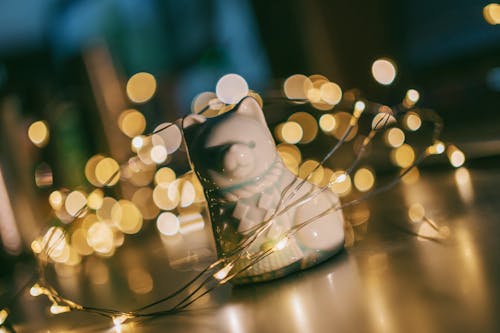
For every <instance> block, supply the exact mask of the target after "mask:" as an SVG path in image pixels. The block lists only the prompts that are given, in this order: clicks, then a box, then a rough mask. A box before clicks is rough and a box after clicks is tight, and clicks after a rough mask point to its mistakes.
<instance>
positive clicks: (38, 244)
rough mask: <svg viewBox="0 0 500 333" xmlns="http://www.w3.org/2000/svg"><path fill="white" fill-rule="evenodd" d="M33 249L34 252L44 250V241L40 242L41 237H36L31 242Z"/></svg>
mask: <svg viewBox="0 0 500 333" xmlns="http://www.w3.org/2000/svg"><path fill="white" fill-rule="evenodd" d="M31 250H32V251H33V253H36V254H38V253H42V251H43V246H42V243H41V242H40V239H35V240H34V241H32V242H31Z"/></svg>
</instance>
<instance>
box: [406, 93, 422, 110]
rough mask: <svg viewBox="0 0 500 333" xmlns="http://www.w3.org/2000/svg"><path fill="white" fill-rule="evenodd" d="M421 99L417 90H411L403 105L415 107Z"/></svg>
mask: <svg viewBox="0 0 500 333" xmlns="http://www.w3.org/2000/svg"><path fill="white" fill-rule="evenodd" d="M419 99H420V94H419V92H418V91H417V90H415V89H409V90H408V91H407V92H406V96H405V99H404V102H403V104H404V105H405V106H406V107H411V106H413V105H415V104H416V103H417V102H418V100H419Z"/></svg>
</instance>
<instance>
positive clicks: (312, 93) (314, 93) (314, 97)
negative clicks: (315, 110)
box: [306, 88, 321, 104]
mask: <svg viewBox="0 0 500 333" xmlns="http://www.w3.org/2000/svg"><path fill="white" fill-rule="evenodd" d="M306 94H307V99H308V100H309V101H310V102H311V103H313V104H314V103H319V102H321V90H320V89H318V88H311V89H309V90H308V91H307V93H306Z"/></svg>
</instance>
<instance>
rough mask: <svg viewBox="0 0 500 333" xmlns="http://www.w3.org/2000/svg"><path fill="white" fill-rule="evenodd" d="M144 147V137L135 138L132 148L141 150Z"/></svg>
mask: <svg viewBox="0 0 500 333" xmlns="http://www.w3.org/2000/svg"><path fill="white" fill-rule="evenodd" d="M143 145H144V137H143V136H142V135H138V136H135V137H134V138H133V139H132V147H134V148H135V149H141V148H142V146H143Z"/></svg>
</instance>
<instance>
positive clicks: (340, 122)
mask: <svg viewBox="0 0 500 333" xmlns="http://www.w3.org/2000/svg"><path fill="white" fill-rule="evenodd" d="M334 117H335V123H336V126H335V128H334V129H333V131H332V132H331V133H332V135H333V136H334V137H335V138H336V139H337V140H340V139H341V138H342V137H343V136H344V134H345V132H346V131H347V129H348V127H349V125H350V123H351V119H352V116H351V115H350V114H349V113H347V112H343V111H341V112H337V113H335V114H334ZM357 133H358V125H357V124H356V125H355V126H354V127H353V128H352V130H351V132H350V133H349V135H348V136H347V138H346V139H345V140H346V141H347V142H348V141H351V140H352V139H354V137H356V134H357Z"/></svg>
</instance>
